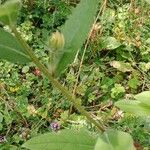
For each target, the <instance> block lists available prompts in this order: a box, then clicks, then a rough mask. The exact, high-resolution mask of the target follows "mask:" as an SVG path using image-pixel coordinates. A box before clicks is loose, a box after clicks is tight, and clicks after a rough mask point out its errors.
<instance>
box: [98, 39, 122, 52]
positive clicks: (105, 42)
mask: <svg viewBox="0 0 150 150" xmlns="http://www.w3.org/2000/svg"><path fill="white" fill-rule="evenodd" d="M120 45H121V43H120V42H118V41H117V40H116V39H115V38H114V37H102V38H101V41H100V46H101V49H109V50H113V49H116V48H118V47H119V46H120Z"/></svg>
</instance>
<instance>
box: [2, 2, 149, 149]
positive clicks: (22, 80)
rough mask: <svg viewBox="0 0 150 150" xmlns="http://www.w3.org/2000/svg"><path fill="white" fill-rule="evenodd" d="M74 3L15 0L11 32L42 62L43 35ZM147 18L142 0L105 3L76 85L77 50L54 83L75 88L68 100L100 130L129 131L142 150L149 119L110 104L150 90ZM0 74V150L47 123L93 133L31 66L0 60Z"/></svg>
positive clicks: (15, 144) (44, 57) (16, 144)
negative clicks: (19, 2) (19, 0)
mask: <svg viewBox="0 0 150 150" xmlns="http://www.w3.org/2000/svg"><path fill="white" fill-rule="evenodd" d="M2 2H3V1H2ZM77 3H78V1H75V0H52V1H47V0H45V1H44V2H41V1H40V0H36V1H34V0H33V1H29V0H28V1H27V0H24V1H23V7H22V9H21V13H20V16H19V18H18V22H17V24H18V27H17V29H18V31H19V32H20V33H21V35H22V36H23V37H24V38H25V40H26V41H27V42H28V44H29V45H30V46H31V47H32V48H33V49H34V52H35V53H36V55H37V56H38V58H39V59H40V60H41V61H42V62H43V63H45V64H46V63H47V62H48V48H47V37H48V36H49V35H50V34H51V33H52V32H53V31H55V30H56V29H57V28H59V27H60V26H61V25H63V24H64V22H65V20H66V19H67V18H68V15H69V14H70V13H71V10H72V9H73V7H75V6H76V4H77ZM149 16H150V15H149V5H148V3H146V2H145V1H142V0H138V1H128V0H127V1H117V0H115V1H111V0H109V1H107V4H106V5H105V6H104V8H103V9H102V11H101V15H100V16H99V18H98V21H97V23H96V25H95V26H94V30H93V31H92V34H91V36H90V39H89V42H88V46H87V47H86V54H85V56H84V62H83V64H82V70H81V72H80V74H79V78H78V81H77V76H78V72H79V66H80V61H81V59H82V56H83V51H84V46H83V47H82V50H81V51H80V52H79V54H78V55H77V57H76V59H75V61H74V62H73V63H72V64H71V65H70V66H68V68H67V69H66V71H65V72H64V73H63V74H62V75H61V77H60V79H61V82H62V84H64V85H66V86H67V87H68V89H71V90H72V91H74V89H76V90H75V92H74V94H75V95H76V96H77V97H78V98H79V99H82V101H81V103H82V104H83V105H85V108H86V109H87V110H88V111H89V112H91V113H92V114H93V115H94V116H95V117H97V118H100V117H101V118H102V119H103V120H104V122H105V125H107V126H108V127H109V126H110V127H113V128H118V129H121V130H122V131H126V132H129V133H131V135H132V136H133V139H134V141H135V145H136V147H138V148H139V147H140V148H141V147H142V148H143V149H144V148H145V149H146V148H147V149H148V147H149V146H150V138H149V137H150V126H149V124H150V119H149V117H148V118H147V117H145V118H143V117H134V116H130V115H124V114H123V113H122V112H121V111H119V110H118V109H117V108H116V107H115V106H114V105H113V103H114V102H116V101H118V100H119V99H121V98H132V97H133V94H137V93H140V92H141V91H147V90H150V80H149V79H150V57H149V54H150V38H149V37H150V25H149V21H150V18H149ZM5 29H6V30H8V28H7V26H6V27H5ZM0 68H1V69H0V110H1V112H0V132H1V136H2V137H4V136H5V138H6V140H7V141H5V142H4V143H3V142H2V144H0V148H1V149H17V148H19V147H20V145H21V144H22V143H24V142H25V141H26V140H27V139H28V138H30V137H34V136H36V135H38V134H40V133H45V132H47V131H48V132H51V131H52V130H53V128H51V126H50V125H51V123H52V122H57V123H58V124H60V126H61V127H60V128H73V129H74V128H75V129H76V128H81V127H83V126H86V127H87V128H88V129H89V130H91V131H93V130H94V127H92V125H91V124H90V123H89V122H87V121H86V119H85V118H84V117H83V116H81V115H80V114H79V113H78V112H77V110H76V109H74V108H73V107H72V106H71V105H70V103H69V102H67V101H66V100H65V99H64V98H63V97H62V95H61V94H60V92H59V91H57V90H56V89H54V88H52V86H51V84H50V83H49V81H48V80H47V79H46V78H45V77H44V76H42V74H41V72H40V71H39V69H38V68H36V67H35V66H34V65H33V64H32V63H30V64H29V65H16V64H11V63H9V62H7V61H4V60H3V61H2V60H1V61H0ZM76 83H77V86H76ZM100 110H101V111H100ZM68 112H70V113H69V116H68ZM122 115H124V116H123V118H122ZM142 148H141V149H142Z"/></svg>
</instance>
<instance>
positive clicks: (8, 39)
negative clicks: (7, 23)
mask: <svg viewBox="0 0 150 150" xmlns="http://www.w3.org/2000/svg"><path fill="white" fill-rule="evenodd" d="M0 59H6V60H8V61H11V62H14V63H16V62H19V63H21V64H22V63H26V62H30V59H29V57H28V56H27V55H26V54H25V51H24V49H23V47H22V46H21V45H20V43H19V42H18V41H17V40H16V38H15V37H14V36H13V35H11V34H10V33H8V32H6V31H5V30H3V29H2V28H0Z"/></svg>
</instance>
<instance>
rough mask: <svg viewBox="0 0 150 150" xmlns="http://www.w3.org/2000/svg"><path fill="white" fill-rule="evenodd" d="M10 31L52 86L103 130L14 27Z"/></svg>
mask: <svg viewBox="0 0 150 150" xmlns="http://www.w3.org/2000/svg"><path fill="white" fill-rule="evenodd" d="M11 29H12V32H13V33H14V34H15V36H16V38H17V39H18V41H19V42H20V43H21V44H22V46H23V47H24V49H25V50H26V53H27V54H28V55H29V56H30V58H31V60H32V61H33V62H34V63H35V64H36V66H37V67H38V68H39V69H40V70H41V71H42V72H43V74H44V75H45V76H46V77H47V78H48V79H49V80H50V81H51V83H52V84H53V85H54V87H56V88H58V89H59V90H60V91H61V93H62V94H63V95H64V96H65V97H66V98H67V99H68V100H69V101H70V102H71V103H73V105H74V106H75V107H76V108H77V109H78V110H79V112H80V113H81V114H82V115H84V116H86V117H87V119H88V120H89V121H90V122H91V123H93V124H94V125H95V126H96V127H97V129H98V130H99V131H100V132H104V125H103V123H102V122H101V123H99V122H97V121H95V120H94V119H93V117H92V116H91V115H90V114H89V113H88V112H87V111H86V110H85V109H84V107H83V106H81V105H80V103H79V102H78V100H77V99H76V98H74V96H73V95H72V94H71V92H69V91H68V89H67V88H66V87H64V86H62V85H61V84H60V83H59V82H58V80H56V79H54V78H53V76H52V75H51V74H50V73H49V71H48V69H47V68H46V67H45V66H44V65H43V64H42V63H40V62H39V60H38V58H37V57H36V56H35V54H34V52H33V50H32V49H31V48H30V47H29V45H28V44H27V43H26V42H25V41H24V40H23V38H22V37H21V35H20V34H19V33H18V31H17V30H16V28H15V27H11Z"/></svg>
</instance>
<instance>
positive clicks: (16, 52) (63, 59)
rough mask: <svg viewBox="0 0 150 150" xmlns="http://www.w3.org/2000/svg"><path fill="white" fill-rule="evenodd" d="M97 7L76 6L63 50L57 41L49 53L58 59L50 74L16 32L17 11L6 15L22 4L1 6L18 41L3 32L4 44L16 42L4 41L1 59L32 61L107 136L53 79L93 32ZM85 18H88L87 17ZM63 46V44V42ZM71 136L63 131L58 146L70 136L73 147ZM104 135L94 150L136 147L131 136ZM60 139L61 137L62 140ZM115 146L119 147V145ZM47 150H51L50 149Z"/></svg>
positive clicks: (94, 3)
mask: <svg viewBox="0 0 150 150" xmlns="http://www.w3.org/2000/svg"><path fill="white" fill-rule="evenodd" d="M98 3H99V2H98V0H95V1H90V0H86V1H83V0H82V1H81V3H80V4H79V5H78V6H77V8H76V9H74V11H73V13H72V16H71V17H70V18H69V19H68V21H67V22H66V24H65V25H64V26H63V27H62V29H61V31H62V34H63V35H64V39H65V46H64V49H63V50H62V49H61V50H59V49H58V48H60V47H58V46H57V44H58V43H59V42H56V43H55V41H54V46H56V47H55V48H54V49H52V48H51V47H50V48H51V49H50V50H51V51H52V52H50V56H53V55H55V57H54V61H53V62H52V63H50V64H47V65H48V66H49V67H50V68H51V67H53V66H51V65H55V67H54V69H52V72H51V71H49V70H48V69H47V68H46V67H45V66H44V65H43V64H41V63H40V62H39V60H38V59H37V57H36V56H35V54H34V53H33V51H32V50H31V48H30V47H29V46H28V45H27V43H26V42H25V41H24V40H23V39H22V37H21V36H20V34H19V33H18V32H17V30H16V26H15V20H16V17H15V18H14V17H13V16H16V15H17V13H18V12H16V11H14V9H11V13H10V14H8V13H6V12H9V8H13V7H15V10H16V6H19V5H18V4H20V1H18V0H15V1H11V2H10V3H9V2H7V3H6V4H4V5H3V6H1V7H2V8H3V9H4V10H7V11H4V12H5V13H3V12H1V13H0V20H1V22H2V23H4V24H7V25H9V27H10V28H11V30H12V32H13V34H14V35H15V37H14V36H12V35H11V34H10V33H8V32H6V31H4V30H3V29H1V33H2V34H3V37H5V41H6V40H7V41H11V42H12V41H14V42H15V45H14V44H11V42H9V43H8V45H7V43H5V42H3V40H1V44H2V47H3V48H5V49H6V52H7V53H0V57H1V58H2V59H7V60H9V61H11V62H19V63H24V62H30V61H33V62H34V63H35V64H36V65H37V67H38V68H39V69H40V70H41V71H42V72H43V73H44V74H45V75H46V76H47V77H48V79H49V80H50V81H51V82H52V83H53V85H54V86H55V87H57V88H58V89H59V90H60V91H61V92H62V94H63V95H64V96H66V98H67V99H68V100H70V101H71V102H72V103H73V104H74V106H75V107H76V108H77V109H78V110H79V111H80V112H81V113H82V114H83V115H85V116H86V117H87V119H88V120H89V121H90V122H91V123H93V124H94V125H95V126H96V127H97V129H98V130H99V131H100V132H101V131H102V132H104V130H105V128H104V127H103V123H100V122H99V123H98V122H97V121H95V120H94V119H93V118H92V117H91V116H90V115H89V113H87V112H86V111H85V109H84V108H83V107H82V106H81V105H80V102H79V101H78V99H75V98H74V96H72V94H71V93H70V92H68V91H67V89H66V88H64V87H63V86H62V85H61V84H60V83H59V82H58V80H57V79H55V78H54V77H58V76H59V75H60V73H61V72H62V71H63V70H64V69H65V68H66V66H67V65H68V64H70V63H71V62H72V60H73V58H74V57H75V54H76V52H77V50H78V49H79V48H80V47H81V46H82V44H83V42H84V41H85V39H86V36H87V34H88V32H89V30H90V27H91V25H92V23H93V20H92V19H93V18H94V15H95V13H96V10H97V9H96V8H97V6H98ZM3 9H2V10H3ZM17 9H19V7H17ZM89 10H90V11H89ZM86 15H87V16H88V17H86ZM77 19H79V20H80V22H78V21H76V20H77ZM75 29H76V30H75ZM2 34H1V35H2ZM61 37H62V36H61ZM56 38H57V37H56ZM54 39H55V38H54ZM110 39H111V40H112V38H110ZM57 40H60V39H59V38H58V39H56V41H57ZM113 40H114V39H113ZM60 43H62V42H60ZM116 43H117V42H116ZM16 45H17V47H16ZM119 45H120V44H119ZM119 45H118V43H117V46H114V47H113V48H114V49H115V48H117V47H118V46H119ZM8 47H9V48H8ZM62 47H63V46H62ZM109 48H112V47H109ZM0 50H1V51H2V52H3V50H2V49H0ZM9 53H11V54H10V55H8V54H9ZM23 61H24V62H23ZM50 61H51V60H50ZM26 71H28V69H27V70H26V69H24V71H23V72H26ZM117 88H119V90H120V91H119V93H122V92H124V89H123V88H122V87H120V86H119V87H117ZM115 90H116V89H115ZM112 92H113V94H114V93H117V92H116V91H114V90H112ZM117 95H118V93H117ZM68 132H69V133H70V132H71V131H62V132H61V133H60V134H59V133H58V134H57V135H58V137H57V135H56V140H58V142H60V141H61V140H62V138H64V139H65V136H67V135H68V138H67V139H65V142H66V141H67V142H68V144H67V145H69V146H70V143H71V142H72V140H71V141H70V139H71V138H70V135H69V134H68ZM103 134H104V135H103V136H102V137H100V138H98V141H97V144H96V146H95V143H96V140H97V138H96V140H95V141H94V142H93V143H92V144H91V145H92V146H91V147H90V148H92V149H93V148H94V146H95V150H98V149H99V148H101V147H102V148H104V147H106V148H107V149H108V148H110V147H117V146H118V149H122V146H123V147H124V145H127V144H128V146H129V149H135V148H134V147H133V141H132V139H131V137H130V135H128V134H126V133H123V132H119V131H106V132H104V133H103ZM59 135H62V137H61V136H59ZM76 135H77V137H75V141H76V139H78V137H79V139H80V141H79V143H80V142H82V132H79V133H78V134H76ZM117 135H119V136H121V137H122V136H125V137H126V140H125V141H124V143H123V144H124V145H123V144H122V141H121V140H120V139H117V138H116V136H117ZM43 136H44V135H43ZM54 136H55V135H53V134H48V135H45V138H44V139H49V137H51V138H52V139H53V138H54ZM86 137H88V136H86ZM106 137H110V138H109V140H108V139H106ZM42 138H43V137H42V136H41V137H39V138H37V139H36V138H34V139H33V140H31V141H29V142H27V143H26V144H24V146H25V147H29V148H31V149H36V145H35V144H34V143H37V142H38V143H39V144H42V143H40V140H41V139H42ZM91 139H92V138H91ZM102 139H103V140H102ZM107 140H108V141H107ZM44 142H45V143H44V148H45V144H47V142H46V140H44ZM83 142H84V141H83ZM89 142H91V141H90V140H89V141H87V143H89ZM114 143H115V144H114ZM116 143H118V145H117V144H116ZM32 144H33V145H32ZM79 145H80V144H79ZM50 146H51V145H50ZM53 146H54V147H55V146H56V147H57V146H59V145H53ZM61 146H62V145H61ZM73 146H74V145H73ZM73 146H71V147H66V149H67V148H68V149H70V148H73ZM58 148H59V147H58ZM81 148H82V147H81ZM47 149H49V147H47ZM82 149H83V148H82ZM85 149H87V147H85Z"/></svg>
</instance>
